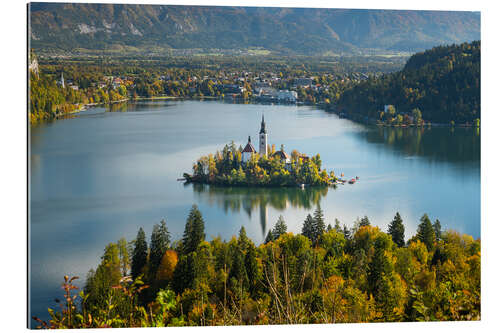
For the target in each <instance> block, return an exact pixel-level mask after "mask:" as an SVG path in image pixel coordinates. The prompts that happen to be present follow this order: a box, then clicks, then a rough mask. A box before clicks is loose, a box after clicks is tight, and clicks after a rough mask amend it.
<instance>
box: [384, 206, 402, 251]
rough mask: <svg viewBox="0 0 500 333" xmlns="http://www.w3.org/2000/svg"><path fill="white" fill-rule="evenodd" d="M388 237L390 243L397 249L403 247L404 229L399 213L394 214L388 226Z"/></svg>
mask: <svg viewBox="0 0 500 333" xmlns="http://www.w3.org/2000/svg"><path fill="white" fill-rule="evenodd" d="M388 233H389V235H391V237H392V241H393V242H394V243H395V244H396V245H397V246H399V247H402V246H404V245H405V227H404V225H403V220H402V219H401V215H399V212H397V213H396V215H395V216H394V219H393V220H392V221H391V223H390V224H389V231H388Z"/></svg>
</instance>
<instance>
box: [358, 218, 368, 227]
mask: <svg viewBox="0 0 500 333" xmlns="http://www.w3.org/2000/svg"><path fill="white" fill-rule="evenodd" d="M369 225H370V220H369V219H368V216H366V215H365V217H363V218H362V219H361V221H359V226H360V227H367V226H369Z"/></svg>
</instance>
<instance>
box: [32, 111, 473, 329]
mask: <svg viewBox="0 0 500 333" xmlns="http://www.w3.org/2000/svg"><path fill="white" fill-rule="evenodd" d="M111 111H112V112H110V110H109V109H105V108H93V109H90V110H89V111H86V112H83V113H81V114H80V115H79V116H77V117H74V118H71V119H62V120H58V121H55V122H53V123H49V124H44V125H41V126H37V127H35V128H33V129H32V130H31V156H30V162H31V179H30V185H31V188H30V197H31V198H30V227H31V230H30V237H31V238H30V244H31V247H30V256H31V261H30V268H31V274H30V277H31V280H30V284H31V285H30V297H31V299H30V305H31V314H32V315H36V316H39V317H42V318H47V316H48V315H47V307H49V306H51V307H55V306H56V304H55V303H54V298H55V297H60V296H61V295H62V292H63V291H62V289H61V288H60V285H61V282H62V280H63V276H64V275H65V274H68V275H70V276H72V275H77V276H79V277H80V280H78V281H79V285H80V286H82V285H83V283H84V280H85V276H86V273H87V272H88V270H89V269H91V268H95V267H96V265H97V263H98V261H99V258H100V256H101V255H102V253H103V250H104V247H105V246H106V244H107V243H109V242H112V241H117V240H118V239H119V238H121V237H126V238H127V239H128V240H132V239H133V238H135V236H136V234H137V230H138V229H139V227H141V226H142V227H143V228H144V230H145V231H146V233H147V234H148V237H149V235H150V233H151V230H152V227H153V225H154V224H156V223H159V222H160V220H161V219H165V220H166V222H167V226H168V229H169V231H170V232H171V233H172V236H173V238H174V239H179V238H180V237H181V235H182V232H183V229H184V223H185V219H186V217H187V214H188V212H189V209H190V207H191V205H192V204H194V203H195V204H197V205H198V206H199V208H200V210H201V212H202V214H203V216H204V219H205V229H206V235H207V238H208V239H211V238H212V237H215V236H221V237H222V238H223V239H229V238H230V237H231V236H232V235H234V234H237V232H238V230H239V229H240V228H241V226H244V227H245V229H246V230H247V234H248V235H249V236H250V237H251V238H252V239H253V240H254V241H255V242H256V243H261V242H262V241H263V239H264V238H265V235H266V233H267V231H268V230H269V229H270V228H272V226H273V224H274V223H275V222H276V220H277V219H278V216H279V215H280V214H281V215H283V216H284V218H285V221H286V222H287V225H288V230H289V231H293V232H300V231H301V227H302V223H303V220H304V218H305V217H306V215H307V214H308V213H312V212H313V211H314V209H315V208H316V206H317V205H320V206H321V208H322V209H323V210H324V212H325V216H326V219H327V223H331V224H332V225H333V224H334V219H335V218H338V219H339V220H340V221H341V223H345V224H347V225H348V226H352V224H353V221H355V220H356V218H358V217H359V218H361V217H363V216H364V215H367V216H368V217H369V218H370V221H371V223H372V224H373V225H377V226H379V227H380V228H381V229H382V230H387V225H388V223H389V222H390V221H391V220H392V218H393V216H394V214H395V213H396V211H399V212H400V214H401V216H402V218H403V221H404V223H405V227H406V230H405V233H406V236H407V238H408V236H411V235H413V234H414V233H415V231H416V227H417V225H418V223H419V218H420V217H421V216H422V215H423V214H424V213H427V214H428V215H429V217H430V218H431V219H432V220H433V221H434V220H435V219H436V218H438V219H439V220H440V221H441V224H442V226H443V229H454V230H457V231H460V232H463V233H467V234H470V235H472V236H474V237H480V134H479V131H478V130H476V129H464V128H456V129H454V130H453V129H450V128H432V129H394V128H378V127H375V126H365V125H360V124H356V123H353V122H351V121H349V120H346V119H339V118H338V116H337V115H334V114H330V113H327V112H325V111H322V110H319V109H317V108H314V107H308V106H282V105H255V104H249V105H244V104H229V103H222V102H214V101H212V102H201V101H158V102H157V101H154V102H152V101H148V102H140V103H136V104H128V105H123V106H119V107H115V108H114V109H113V110H111ZM262 114H264V116H265V119H266V127H267V131H268V142H269V143H270V144H273V143H274V144H276V147H278V148H279V147H280V145H281V144H284V145H285V150H287V151H291V150H292V149H294V148H295V149H298V150H299V151H301V152H304V153H306V154H308V155H313V154H316V153H319V154H320V155H321V158H322V160H323V167H324V168H327V169H328V170H331V169H333V170H334V171H335V173H336V174H337V175H340V173H344V175H345V178H352V177H355V176H359V177H360V180H359V181H358V182H357V183H356V184H354V185H343V186H339V187H338V188H337V189H333V188H330V189H326V188H323V189H312V188H306V189H305V190H300V189H298V188H286V189H285V188H275V189H249V188H228V187H225V188H221V187H209V186H193V185H187V186H185V185H184V184H183V183H182V182H178V181H177V178H179V177H181V176H182V173H183V172H186V171H188V172H190V171H191V166H192V163H193V162H194V161H195V160H196V159H197V158H198V157H200V156H201V155H206V154H208V153H211V152H215V151H216V150H217V149H222V147H223V146H224V144H226V143H230V142H231V141H232V140H234V142H235V143H236V144H237V145H239V144H241V145H244V144H245V143H246V141H247V138H248V136H249V135H251V136H252V142H254V144H257V143H258V136H257V134H258V131H259V129H260V119H261V117H262ZM32 324H33V322H32Z"/></svg>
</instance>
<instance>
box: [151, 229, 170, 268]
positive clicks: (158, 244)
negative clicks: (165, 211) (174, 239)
mask: <svg viewBox="0 0 500 333" xmlns="http://www.w3.org/2000/svg"><path fill="white" fill-rule="evenodd" d="M169 246H170V233H169V232H168V229H167V225H166V223H165V220H161V222H160V224H156V225H155V226H154V227H153V232H152V233H151V243H150V255H149V264H150V267H151V270H150V273H151V276H156V271H157V270H158V266H160V262H161V259H162V258H163V255H164V254H165V251H167V250H168V247H169Z"/></svg>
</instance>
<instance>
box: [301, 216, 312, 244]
mask: <svg viewBox="0 0 500 333" xmlns="http://www.w3.org/2000/svg"><path fill="white" fill-rule="evenodd" d="M302 235H303V236H306V237H307V238H309V239H310V240H311V242H313V241H314V239H315V234H314V218H313V217H312V216H311V214H307V217H306V219H305V221H304V224H303V225H302Z"/></svg>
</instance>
